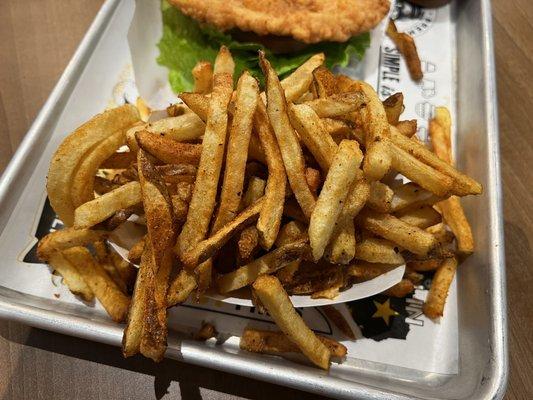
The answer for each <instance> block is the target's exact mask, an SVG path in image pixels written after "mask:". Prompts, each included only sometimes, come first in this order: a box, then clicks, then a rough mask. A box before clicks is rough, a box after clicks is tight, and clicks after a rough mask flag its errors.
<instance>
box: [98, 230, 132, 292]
mask: <svg viewBox="0 0 533 400" xmlns="http://www.w3.org/2000/svg"><path fill="white" fill-rule="evenodd" d="M92 247H93V249H94V251H95V254H96V261H97V262H98V263H99V264H100V265H101V266H102V268H103V269H104V270H105V271H106V272H107V274H108V275H109V277H110V278H111V279H112V280H113V282H115V284H116V285H117V286H118V288H119V289H120V291H121V292H122V293H124V294H128V288H127V286H126V281H124V279H122V275H120V273H119V271H118V269H117V268H116V267H115V263H114V262H113V260H112V258H111V253H110V251H109V249H108V248H107V245H106V243H105V242H104V241H103V240H99V241H98V242H95V243H93V244H92Z"/></svg>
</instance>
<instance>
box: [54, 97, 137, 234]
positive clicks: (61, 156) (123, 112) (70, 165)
mask: <svg viewBox="0 0 533 400" xmlns="http://www.w3.org/2000/svg"><path fill="white" fill-rule="evenodd" d="M137 121H139V113H138V111H137V108H135V107H134V106H132V105H125V106H122V107H117V108H114V109H111V110H108V111H106V112H104V113H102V114H99V115H97V116H95V117H93V118H91V119H90V120H89V121H88V122H86V123H85V124H83V125H82V126H80V127H79V128H77V129H76V130H75V131H74V132H72V133H71V134H70V135H69V136H68V137H67V138H66V139H65V140H64V141H63V142H62V143H61V145H60V146H59V148H58V149H57V151H56V152H55V154H54V156H53V157H52V161H51V162H50V169H49V171H48V178H47V186H46V187H47V191H48V198H49V199H50V204H51V205H52V208H53V209H54V211H55V212H56V213H57V215H58V216H59V218H60V219H61V220H62V221H63V223H64V224H65V225H66V226H71V225H72V223H73V222H74V210H75V208H76V206H75V205H74V203H73V201H72V199H71V196H70V193H71V184H72V178H73V177H74V174H75V172H76V171H77V168H78V166H79V165H80V162H81V161H82V159H83V158H84V157H85V155H86V154H87V152H88V151H90V150H91V149H92V148H93V146H95V145H96V144H98V143H100V142H101V141H102V140H104V139H106V138H107V137H109V133H110V132H116V131H119V130H122V129H126V128H128V127H129V126H131V125H132V124H134V123H135V122H137Z"/></svg>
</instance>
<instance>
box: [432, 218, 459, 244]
mask: <svg viewBox="0 0 533 400" xmlns="http://www.w3.org/2000/svg"><path fill="white" fill-rule="evenodd" d="M426 232H429V233H431V234H432V235H433V236H435V239H437V242H439V243H440V244H449V243H451V242H452V241H453V239H454V238H455V236H454V234H453V233H452V232H451V231H449V230H447V229H446V226H445V224H444V223H443V222H441V223H439V224H436V225H433V226H429V227H427V228H426Z"/></svg>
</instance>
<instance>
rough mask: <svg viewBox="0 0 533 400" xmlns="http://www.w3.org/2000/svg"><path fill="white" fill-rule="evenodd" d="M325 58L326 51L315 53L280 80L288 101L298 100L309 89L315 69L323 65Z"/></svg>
mask: <svg viewBox="0 0 533 400" xmlns="http://www.w3.org/2000/svg"><path fill="white" fill-rule="evenodd" d="M325 59H326V56H325V55H324V53H319V54H315V55H314V56H312V57H311V58H309V59H308V60H307V61H306V62H304V63H303V64H302V65H300V66H299V67H298V68H297V69H296V70H295V71H294V72H293V73H292V74H290V75H289V76H287V77H286V78H285V79H283V80H282V81H281V82H280V83H281V87H282V88H283V90H284V92H285V99H286V100H287V101H296V100H297V99H298V98H300V97H301V96H302V95H303V94H304V93H305V92H307V90H309V86H311V82H312V81H313V71H314V70H315V69H316V68H318V67H319V66H321V65H322V64H323V63H324V60H325ZM265 75H266V74H265Z"/></svg>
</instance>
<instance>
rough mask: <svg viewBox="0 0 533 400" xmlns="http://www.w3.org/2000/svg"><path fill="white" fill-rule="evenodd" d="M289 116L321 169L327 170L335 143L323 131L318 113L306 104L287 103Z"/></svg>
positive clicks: (335, 146)
mask: <svg viewBox="0 0 533 400" xmlns="http://www.w3.org/2000/svg"><path fill="white" fill-rule="evenodd" d="M289 116H290V120H291V123H292V126H294V128H295V129H296V131H297V132H298V134H299V135H300V139H301V140H302V141H303V143H304V144H305V146H306V147H307V149H308V150H309V151H310V152H311V153H312V154H313V156H314V157H315V159H316V161H317V162H318V164H319V165H320V167H321V168H322V170H323V171H324V172H328V170H329V167H330V165H331V163H332V161H333V156H334V155H335V152H336V151H337V144H336V143H335V141H334V140H333V139H332V138H331V136H330V135H328V134H327V133H326V132H325V131H324V128H323V127H322V122H321V121H320V118H319V117H318V115H317V114H316V113H315V112H314V111H313V109H312V108H311V107H309V106H308V105H305V104H299V105H294V104H289Z"/></svg>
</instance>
